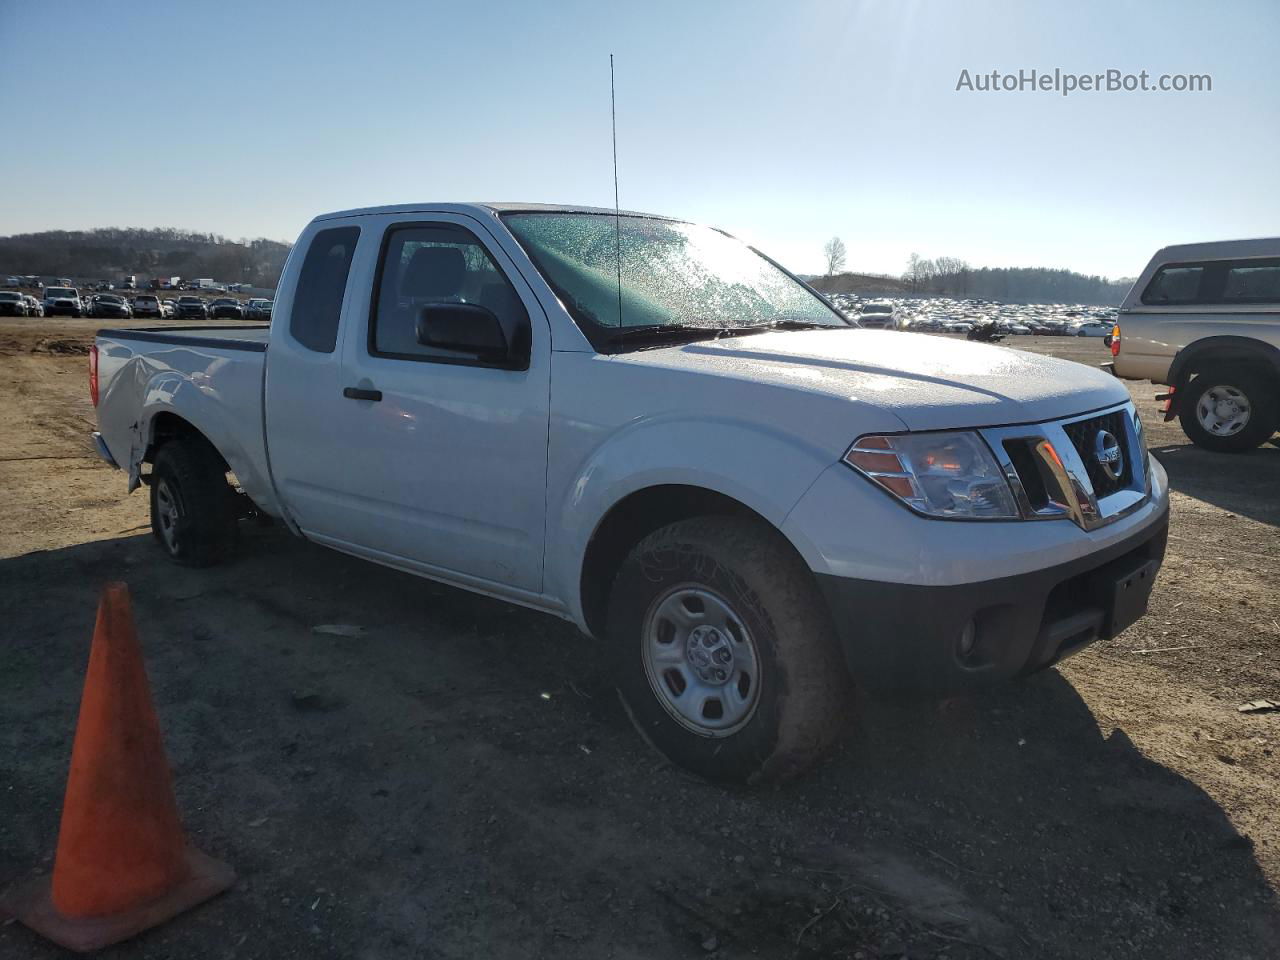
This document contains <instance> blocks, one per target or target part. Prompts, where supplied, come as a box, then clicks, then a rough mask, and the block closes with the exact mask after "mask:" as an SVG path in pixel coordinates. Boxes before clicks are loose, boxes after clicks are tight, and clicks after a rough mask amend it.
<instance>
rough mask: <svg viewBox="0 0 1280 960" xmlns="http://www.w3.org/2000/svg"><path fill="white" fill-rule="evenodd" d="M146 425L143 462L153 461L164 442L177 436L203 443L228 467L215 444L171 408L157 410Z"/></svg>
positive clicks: (175, 438)
mask: <svg viewBox="0 0 1280 960" xmlns="http://www.w3.org/2000/svg"><path fill="white" fill-rule="evenodd" d="M147 426H148V429H147V442H146V446H145V448H144V449H143V452H142V462H143V463H154V462H155V458H156V453H157V452H158V451H159V449H160V448H161V447H162V446H164V444H166V443H169V442H170V441H173V440H177V439H179V438H187V439H192V440H194V441H196V442H199V443H203V444H205V445H206V446H207V447H208V448H209V449H210V450H212V451H213V452H214V453H215V454H217V456H218V459H219V460H221V461H222V463H223V464H224V465H226V466H227V469H230V466H229V465H228V464H227V458H226V457H225V456H223V455H222V452H221V451H220V450H219V449H218V447H217V444H215V443H214V442H213V441H212V440H210V439H209V438H208V437H207V436H205V434H204V432H203V431H201V430H200V428H199V427H197V426H196V425H195V424H193V423H192V422H191V421H190V420H187V419H186V418H185V417H183V416H181V415H179V414H177V413H174V412H173V411H172V410H160V411H158V412H157V413H156V414H155V415H154V416H153V417H152V418H151V420H150V422H149V423H148V425H147Z"/></svg>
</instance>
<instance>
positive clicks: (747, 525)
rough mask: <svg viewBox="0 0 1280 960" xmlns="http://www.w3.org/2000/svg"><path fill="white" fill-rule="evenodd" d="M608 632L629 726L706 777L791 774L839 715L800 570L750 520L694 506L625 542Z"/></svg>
mask: <svg viewBox="0 0 1280 960" xmlns="http://www.w3.org/2000/svg"><path fill="white" fill-rule="evenodd" d="M608 643H609V647H610V652H611V655H612V656H613V658H614V662H615V671H616V676H617V683H618V690H619V693H620V694H621V696H622V700H623V703H624V704H625V705H626V707H627V710H628V712H629V714H630V716H631V719H632V721H633V722H634V723H635V725H636V727H637V729H638V730H639V731H640V733H641V735H643V736H644V737H645V739H647V740H648V741H649V742H650V743H651V744H653V745H654V746H655V747H656V748H657V749H658V750H659V751H661V752H662V753H663V754H665V755H666V756H667V757H669V758H670V759H671V760H672V761H674V762H675V763H678V764H680V765H681V766H683V767H686V768H687V769H689V770H691V771H693V772H694V773H697V774H700V775H702V776H705V777H708V778H709V779H712V780H724V781H736V782H748V783H750V782H756V781H761V780H783V779H787V778H790V777H793V776H795V775H797V774H799V773H801V772H803V771H804V770H806V769H807V768H808V767H810V766H811V765H812V764H813V763H814V762H816V761H817V760H818V759H819V758H820V757H821V756H822V755H823V754H824V753H825V752H826V751H827V750H828V748H829V747H830V746H831V745H832V743H833V742H834V741H835V739H836V737H837V735H838V734H839V733H840V731H841V729H842V727H843V720H844V717H845V715H846V711H847V708H848V706H849V702H850V694H851V684H850V682H849V677H848V672H847V670H846V667H845V664H844V661H843V658H842V657H841V656H840V653H839V649H838V647H837V643H836V638H835V632H834V629H833V627H832V625H831V621H830V617H829V615H828V614H827V611H826V608H825V606H824V604H823V601H822V598H821V595H820V594H819V592H818V588H817V585H816V584H815V583H814V581H813V575H812V573H810V571H809V570H808V569H807V568H806V567H805V565H804V563H803V562H802V561H801V560H800V558H799V557H798V556H797V555H796V554H795V553H794V551H793V550H792V548H791V546H790V544H788V543H787V542H786V541H785V540H784V539H783V538H782V537H781V535H780V534H778V533H777V532H776V531H774V530H772V529H771V528H769V527H767V526H766V525H764V524H763V523H761V522H759V521H753V520H747V519H742V518H737V517H727V516H726V517H699V518H695V519H691V520H685V521H681V522H679V523H674V524H671V525H670V526H667V527H663V528H662V529H660V530H658V531H656V532H655V533H653V534H651V535H649V536H648V537H646V538H645V539H644V540H642V541H641V542H640V543H639V544H637V545H636V547H635V548H634V549H633V550H632V551H631V553H630V554H629V555H628V556H627V559H626V560H625V561H624V562H623V564H622V567H621V569H620V570H619V572H618V575H617V577H616V579H615V580H614V583H613V589H612V593H611V595H610V605H609V618H608Z"/></svg>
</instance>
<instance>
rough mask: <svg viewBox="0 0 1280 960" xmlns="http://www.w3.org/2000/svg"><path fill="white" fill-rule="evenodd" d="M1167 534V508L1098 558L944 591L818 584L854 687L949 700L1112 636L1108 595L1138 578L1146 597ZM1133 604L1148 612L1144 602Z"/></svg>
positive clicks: (854, 582) (825, 579) (826, 579)
mask: <svg viewBox="0 0 1280 960" xmlns="http://www.w3.org/2000/svg"><path fill="white" fill-rule="evenodd" d="M1168 534H1169V513H1168V509H1167V507H1166V509H1165V512H1164V513H1163V514H1162V515H1161V516H1160V518H1159V519H1158V520H1156V521H1155V522H1154V523H1151V524H1148V525H1147V526H1145V527H1144V528H1143V529H1142V530H1141V531H1139V532H1138V533H1135V534H1133V535H1132V536H1130V537H1128V538H1126V539H1124V540H1122V541H1120V542H1119V543H1116V544H1113V545H1112V546H1110V547H1108V548H1106V549H1104V550H1100V551H1098V552H1096V553H1092V554H1089V555H1088V556H1085V557H1081V558H1079V559H1077V560H1072V561H1069V562H1067V563H1063V564H1058V565H1056V566H1053V567H1047V568H1045V569H1042V570H1034V571H1031V572H1029V573H1023V574H1017V575H1015V576H1011V577H1001V578H999V579H995V580H982V581H978V582H976V583H964V584H955V585H949V586H921V585H918V584H903V583H885V582H881V581H877V580H859V579H853V578H847V577H835V576H830V575H823V574H819V575H818V578H817V579H818V585H819V588H820V589H821V591H822V594H823V596H824V597H825V599H826V601H827V605H828V607H829V609H830V611H831V616H832V620H833V621H834V624H835V627H836V633H837V635H838V637H839V639H840V643H841V646H842V648H843V652H844V656H845V661H846V663H847V664H848V666H849V670H850V672H851V674H852V676H853V679H854V682H856V683H858V684H860V685H862V686H864V687H866V688H868V689H870V690H873V691H882V692H895V693H921V694H931V695H946V694H949V693H958V692H962V691H964V690H971V689H975V688H981V687H985V686H991V685H993V684H996V683H999V682H1001V681H1005V680H1008V679H1011V678H1013V677H1017V676H1021V675H1024V674H1028V673H1032V672H1034V671H1036V670H1041V669H1043V668H1045V667H1047V666H1049V665H1051V664H1053V663H1056V662H1057V661H1059V660H1061V659H1063V658H1064V657H1066V656H1069V655H1071V654H1072V653H1075V652H1077V651H1078V650H1080V649H1083V648H1084V647H1085V646H1088V645H1089V644H1090V643H1093V642H1094V641H1096V640H1100V639H1106V638H1109V637H1110V636H1113V635H1114V633H1115V632H1119V631H1114V632H1113V629H1112V627H1113V624H1112V622H1111V617H1112V614H1113V611H1114V609H1115V606H1114V605H1115V603H1116V600H1115V597H1114V595H1113V594H1112V592H1111V591H1112V590H1113V589H1114V586H1115V584H1116V583H1117V582H1118V581H1120V580H1123V579H1125V578H1128V577H1132V576H1140V579H1141V581H1142V583H1143V588H1142V589H1144V590H1146V591H1147V592H1148V593H1149V591H1150V589H1151V583H1152V582H1153V581H1154V579H1155V574H1156V572H1157V571H1158V570H1159V567H1160V564H1161V562H1162V561H1163V559H1164V552H1165V546H1166V543H1167V540H1168ZM975 562H980V558H979V557H978V556H977V553H976V551H975ZM1140 600H1141V603H1142V605H1144V606H1145V602H1146V596H1145V595H1144V596H1142V597H1141V598H1140ZM970 621H973V622H974V624H975V626H976V637H975V640H974V644H973V648H972V650H971V651H969V652H968V653H967V654H965V653H963V652H962V651H961V649H960V644H959V640H960V634H961V632H962V631H963V630H964V628H965V625H966V624H967V623H969V622H970ZM1121 630H1123V626H1122V627H1121Z"/></svg>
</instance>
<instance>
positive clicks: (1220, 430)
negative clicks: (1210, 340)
mask: <svg viewBox="0 0 1280 960" xmlns="http://www.w3.org/2000/svg"><path fill="white" fill-rule="evenodd" d="M1178 396H1179V400H1180V403H1179V410H1178V421H1179V422H1180V423H1181V424H1182V432H1183V433H1185V434H1186V435H1187V439H1189V440H1190V441H1191V442H1192V443H1194V444H1195V445H1196V446H1197V447H1203V448H1204V449H1206V450H1213V451H1215V452H1218V453H1242V452H1244V451H1246V450H1253V449H1254V448H1256V447H1259V446H1261V445H1262V444H1264V443H1266V441H1267V440H1268V439H1269V438H1270V436H1271V435H1272V434H1273V433H1275V431H1276V427H1277V426H1280V384H1277V383H1276V382H1275V380H1274V378H1269V377H1267V376H1265V375H1264V374H1262V373H1261V372H1259V371H1257V370H1252V369H1249V368H1247V367H1246V368H1243V369H1242V368H1240V367H1238V366H1229V367H1209V368H1206V369H1205V370H1204V371H1202V372H1198V373H1197V374H1196V376H1195V378H1194V379H1193V380H1192V381H1191V382H1190V383H1189V384H1188V385H1187V386H1186V387H1185V388H1184V389H1179V391H1178Z"/></svg>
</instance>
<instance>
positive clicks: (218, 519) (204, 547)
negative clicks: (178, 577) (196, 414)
mask: <svg viewBox="0 0 1280 960" xmlns="http://www.w3.org/2000/svg"><path fill="white" fill-rule="evenodd" d="M237 516H238V510H237V508H236V494H235V491H234V490H232V489H231V486H230V485H229V484H228V483H227V468H226V464H224V463H223V462H222V458H221V457H220V456H219V455H218V453H217V452H216V451H215V450H214V449H213V448H212V447H211V446H209V444H208V443H206V442H204V441H203V440H199V439H196V438H190V437H181V438H178V439H176V440H170V441H169V442H168V443H166V444H165V445H164V446H162V447H161V448H160V450H159V452H158V453H157V454H156V458H155V464H154V466H153V468H152V470H151V532H152V534H153V535H154V536H155V538H156V541H157V542H158V543H159V544H160V546H161V547H163V548H164V551H165V553H167V554H168V555H169V558H170V559H171V560H173V561H175V562H177V563H181V564H183V565H184V566H189V567H208V566H212V565H213V564H215V563H218V562H220V561H222V560H224V559H226V558H227V557H228V556H229V555H230V554H231V552H232V550H233V549H234V548H235V544H236V540H237V534H238V528H237V524H236V518H237Z"/></svg>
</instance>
